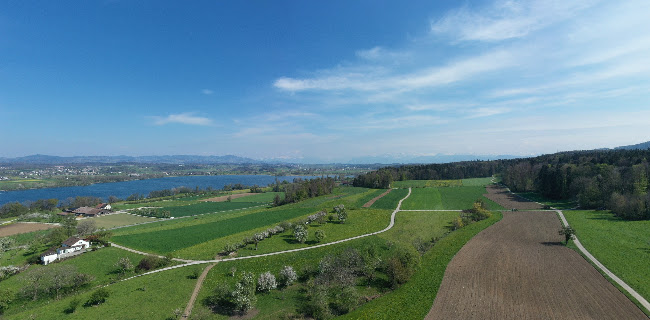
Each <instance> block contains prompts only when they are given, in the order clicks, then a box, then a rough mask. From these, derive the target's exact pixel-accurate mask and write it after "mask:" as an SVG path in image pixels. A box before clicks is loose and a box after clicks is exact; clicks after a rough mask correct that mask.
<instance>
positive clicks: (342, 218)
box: [334, 204, 348, 223]
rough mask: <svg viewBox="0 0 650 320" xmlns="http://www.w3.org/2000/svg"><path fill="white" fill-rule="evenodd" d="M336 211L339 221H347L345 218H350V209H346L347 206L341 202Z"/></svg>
mask: <svg viewBox="0 0 650 320" xmlns="http://www.w3.org/2000/svg"><path fill="white" fill-rule="evenodd" d="M334 211H335V212H336V216H337V217H338V218H339V221H341V223H345V220H347V218H348V211H347V210H345V207H344V206H343V205H342V204H339V205H338V206H336V207H334Z"/></svg>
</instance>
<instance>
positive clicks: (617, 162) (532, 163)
mask: <svg viewBox="0 0 650 320" xmlns="http://www.w3.org/2000/svg"><path fill="white" fill-rule="evenodd" d="M648 159H650V150H593V151H572V152H560V153H555V154H550V155H543V156H538V157H533V158H525V159H511V160H494V161H465V162H457V163H446V164H428V165H407V166H401V167H387V168H382V169H379V170H377V171H373V172H370V173H367V174H364V175H360V176H358V177H357V178H355V179H354V182H353V185H354V186H359V187H370V188H387V187H389V186H390V184H391V183H392V182H393V181H396V180H441V179H442V180H448V179H465V178H478V177H489V176H491V175H500V176H501V177H502V181H503V183H504V184H505V185H507V186H508V187H510V189H512V190H513V191H515V192H529V191H531V192H538V193H540V194H542V195H544V196H545V197H547V198H550V199H574V200H576V201H577V202H578V204H579V206H580V207H581V208H590V209H611V210H612V212H614V214H616V215H618V216H620V217H622V218H624V219H631V220H638V219H650V192H649V186H650V183H649V179H648V177H649V176H650V166H649V164H648Z"/></svg>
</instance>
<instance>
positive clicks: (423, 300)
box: [342, 212, 502, 320]
mask: <svg viewBox="0 0 650 320" xmlns="http://www.w3.org/2000/svg"><path fill="white" fill-rule="evenodd" d="M501 218H502V214H501V213H500V212H495V213H494V214H493V215H492V216H491V217H490V218H488V219H485V220H483V221H480V222H477V223H473V224H471V225H469V226H466V227H464V228H462V229H458V230H456V231H454V232H452V233H450V234H449V235H448V236H446V237H444V238H442V239H440V240H439V241H438V242H437V243H436V245H435V246H433V248H432V249H431V250H429V251H428V252H427V253H426V254H425V255H424V256H423V257H422V263H421V264H420V269H419V270H418V271H417V272H416V273H415V274H414V275H413V277H411V279H410V280H409V281H408V282H407V283H406V284H404V285H403V286H402V287H400V288H399V289H398V290H396V291H394V292H393V293H390V294H387V295H385V296H382V297H380V298H377V299H375V300H372V301H370V302H368V303H367V304H365V305H363V306H361V307H359V308H358V309H357V310H354V311H353V312H351V313H349V314H346V315H344V316H343V317H342V319H373V320H374V319H422V318H424V317H425V316H426V315H427V313H428V312H429V310H430V309H431V306H432V305H433V301H434V299H435V298H436V294H437V293H438V289H439V288H440V284H441V283H442V279H443V277H444V274H445V270H446V268H447V265H448V264H449V262H450V261H451V259H452V258H453V257H454V256H455V255H456V253H457V252H458V251H459V250H460V249H461V248H462V247H463V246H464V245H465V243H467V241H469V240H470V239H472V237H474V236H475V235H476V234H478V233H479V232H481V231H482V230H483V229H485V228H487V227H489V226H491V225H492V224H494V223H496V222H497V221H499V220H501Z"/></svg>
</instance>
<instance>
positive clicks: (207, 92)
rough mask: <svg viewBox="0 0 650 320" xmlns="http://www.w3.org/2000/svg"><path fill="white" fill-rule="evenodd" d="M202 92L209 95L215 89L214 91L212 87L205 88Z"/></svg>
mask: <svg viewBox="0 0 650 320" xmlns="http://www.w3.org/2000/svg"><path fill="white" fill-rule="evenodd" d="M201 93H203V94H205V95H208V96H209V95H211V94H213V93H214V91H212V90H210V89H203V90H201Z"/></svg>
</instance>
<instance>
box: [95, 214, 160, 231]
mask: <svg viewBox="0 0 650 320" xmlns="http://www.w3.org/2000/svg"><path fill="white" fill-rule="evenodd" d="M86 220H93V221H95V225H96V226H97V228H106V229H110V228H115V227H121V226H128V225H132V224H136V223H143V222H151V221H156V220H159V219H157V218H150V217H141V216H136V215H131V214H126V213H116V214H110V215H106V216H102V217H96V218H86Z"/></svg>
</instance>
